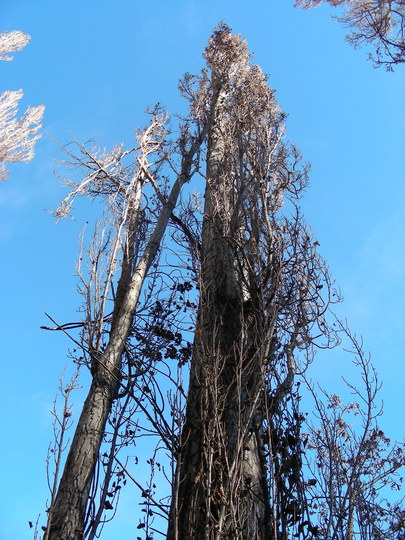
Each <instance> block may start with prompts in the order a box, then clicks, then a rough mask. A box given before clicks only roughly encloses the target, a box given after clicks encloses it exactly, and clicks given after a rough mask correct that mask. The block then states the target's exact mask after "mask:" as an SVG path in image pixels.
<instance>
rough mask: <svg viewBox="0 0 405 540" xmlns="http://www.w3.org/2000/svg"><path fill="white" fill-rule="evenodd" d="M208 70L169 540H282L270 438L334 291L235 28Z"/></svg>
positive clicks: (293, 164)
mask: <svg viewBox="0 0 405 540" xmlns="http://www.w3.org/2000/svg"><path fill="white" fill-rule="evenodd" d="M205 58H206V61H207V66H208V70H207V71H204V72H203V74H202V75H201V77H198V78H195V79H194V78H187V79H186V80H185V81H184V86H183V92H184V93H185V94H186V95H188V96H190V99H191V101H192V103H194V114H195V117H194V121H195V122H196V123H197V124H199V125H200V126H201V128H200V129H203V128H204V129H206V131H207V149H206V173H205V175H206V190H205V208H204V219H203V226H202V245H201V267H200V283H199V288H200V291H201V296H200V305H199V310H198V318H197V328H196V332H195V339H194V348H193V357H192V362H191V374H190V386H189V391H188V396H187V409H186V415H185V424H184V428H183V433H182V438H181V445H180V448H179V458H178V471H177V478H176V482H175V485H174V490H173V498H172V509H171V519H170V522H169V530H168V538H170V539H174V538H176V539H186V538H248V537H252V538H273V537H274V538H275V537H280V536H277V535H280V534H281V529H280V527H281V528H282V523H281V521H282V519H281V520H280V515H281V513H282V510H284V514H285V511H286V508H284V509H281V510H280V508H278V509H277V504H278V503H277V502H276V500H277V498H278V497H279V494H280V492H281V489H280V488H279V487H277V486H276V485H275V484H273V485H272V484H271V477H273V475H272V474H271V475H270V482H269V474H268V467H269V466H270V468H273V467H274V462H272V460H271V459H269V456H270V454H271V449H272V447H274V441H272V429H271V426H272V424H273V422H274V420H273V417H274V416H275V415H276V414H277V411H279V410H280V408H281V409H282V406H281V403H282V401H283V399H284V398H285V397H286V396H287V395H288V396H289V399H290V393H291V391H292V387H293V382H294V374H295V372H296V370H297V369H299V370H300V371H301V370H302V369H304V366H303V365H302V366H301V367H300V368H298V367H297V361H298V360H297V352H300V354H301V356H303V357H304V364H305V362H307V361H309V358H310V356H311V348H312V342H313V340H314V339H315V337H316V335H317V334H318V335H319V334H321V335H324V336H327V334H328V331H327V326H326V322H325V320H324V317H323V313H324V312H325V309H326V308H327V305H328V303H329V298H328V293H329V290H330V282H329V277H328V274H327V272H326V270H325V267H324V265H323V263H322V261H321V259H320V258H319V256H318V255H317V254H316V252H315V247H314V241H313V240H312V239H311V235H310V234H309V233H308V231H307V229H306V227H305V225H304V223H303V221H302V219H301V217H300V214H299V211H298V208H297V206H296V202H297V199H298V197H299V195H300V193H301V192H302V190H303V188H304V187H305V185H306V181H307V167H306V166H303V167H301V168H300V166H299V160H300V156H299V153H298V151H297V150H296V148H294V147H289V146H287V145H286V144H285V142H284V141H283V138H284V126H283V120H284V115H283V113H282V112H281V110H280V108H279V107H278V105H277V103H276V101H275V98H274V92H273V91H272V90H271V89H270V88H269V86H268V84H267V82H266V77H265V76H264V75H263V73H262V71H261V69H260V68H259V67H258V66H256V65H254V64H252V63H251V58H250V54H249V52H248V50H247V44H246V42H245V41H243V40H241V39H240V37H239V36H237V35H233V34H232V33H231V32H230V29H229V28H228V27H227V26H225V25H220V26H219V27H218V28H217V29H216V30H215V32H214V34H213V36H212V38H211V40H210V42H209V45H208V48H207V49H206V52H205ZM284 203H286V206H287V209H288V211H287V212H285V215H283V214H282V213H281V207H282V205H283V204H284ZM290 213H292V217H290V216H289V214H290ZM324 286H325V288H324V290H325V291H327V292H326V295H325V297H324V298H325V299H323V298H322V297H321V295H320V291H321V289H322V288H323V287H324ZM305 353H306V356H305ZM297 459H298V458H297ZM293 473H296V479H295V480H294V478H293ZM291 478H292V480H291V482H292V483H291V485H290V492H291V498H290V499H289V500H287V499H285V500H284V501H283V504H284V506H287V505H288V504H290V503H291V500H292V499H293V492H294V482H295V484H296V483H297V482H298V478H299V463H298V461H297V464H296V470H295V471H292V472H291ZM273 481H274V477H273ZM283 504H282V505H281V506H283ZM296 513H298V509H297V512H296Z"/></svg>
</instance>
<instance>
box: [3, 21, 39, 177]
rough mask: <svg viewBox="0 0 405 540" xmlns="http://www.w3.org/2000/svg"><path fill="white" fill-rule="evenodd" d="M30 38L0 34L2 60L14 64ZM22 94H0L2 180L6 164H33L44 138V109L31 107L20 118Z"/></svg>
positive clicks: (4, 175) (7, 91) (18, 92)
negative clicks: (14, 55) (42, 136)
mask: <svg viewBox="0 0 405 540" xmlns="http://www.w3.org/2000/svg"><path fill="white" fill-rule="evenodd" d="M29 40H30V37H29V36H28V35H27V34H24V33H23V32H20V31H13V32H3V33H2V34H0V60H5V61H11V60H13V56H12V55H11V54H10V53H13V52H18V51H21V50H22V49H23V48H24V47H25V46H26V45H27V43H28V42H29ZM22 97H23V91H22V90H21V89H20V90H13V91H11V90H6V91H5V92H3V93H2V94H0V180H5V179H6V178H7V177H8V173H7V170H6V166H5V164H6V163H15V162H18V161H30V160H31V159H32V158H33V157H34V147H35V143H36V142H37V140H38V139H39V138H40V137H41V135H40V134H39V133H38V132H39V130H40V129H41V127H42V125H41V121H42V118H43V115H44V110H45V107H44V106H43V105H39V106H37V107H28V109H27V110H26V111H25V112H24V113H23V114H22V115H21V116H20V117H18V116H17V112H18V104H19V101H20V100H21V98H22Z"/></svg>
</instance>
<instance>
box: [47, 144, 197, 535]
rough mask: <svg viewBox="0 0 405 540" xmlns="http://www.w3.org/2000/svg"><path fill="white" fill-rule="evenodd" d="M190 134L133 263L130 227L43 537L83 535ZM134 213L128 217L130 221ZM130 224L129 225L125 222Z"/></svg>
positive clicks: (186, 164) (185, 173) (186, 175)
mask: <svg viewBox="0 0 405 540" xmlns="http://www.w3.org/2000/svg"><path fill="white" fill-rule="evenodd" d="M203 137H204V134H202V135H201V137H196V138H195V140H194V141H193V142H192V144H191V146H190V148H189V150H188V151H184V155H183V159H182V170H181V173H180V175H179V176H178V178H177V180H176V181H175V183H174V185H173V188H172V190H171V192H170V195H169V197H168V200H167V202H166V203H165V204H164V205H163V207H162V209H161V212H160V215H159V218H158V221H157V223H156V226H155V229H154V231H153V233H152V235H151V237H150V239H149V241H148V243H147V245H146V247H145V251H144V252H143V254H142V256H141V257H140V259H139V263H138V265H137V266H136V268H135V269H133V264H134V261H135V257H136V254H134V253H133V249H132V247H131V246H132V243H131V231H128V246H127V248H126V251H125V253H129V256H128V255H127V256H124V260H123V264H122V271H121V278H120V281H119V284H118V288H117V294H116V302H115V306H114V312H113V320H112V323H111V331H110V338H109V342H108V345H107V347H106V350H105V352H104V353H101V352H99V351H96V352H94V354H93V362H92V364H93V369H92V373H93V381H92V384H91V387H90V390H89V393H88V396H87V399H86V401H85V403H84V407H83V410H82V414H81V416H80V419H79V422H78V425H77V428H76V432H75V435H74V438H73V441H72V444H71V447H70V449H69V454H68V456H67V460H66V464H65V467H64V471H63V475H62V478H61V481H60V484H59V488H58V492H57V495H56V497H55V500H54V501H53V503H52V504H51V507H50V509H49V516H48V526H47V531H46V533H45V536H44V539H45V540H68V539H69V540H80V539H81V538H83V534H84V530H83V529H84V525H85V516H86V507H87V503H88V496H89V490H90V486H91V481H92V478H93V473H94V469H95V465H96V463H97V460H98V455H99V449H100V446H101V443H102V440H103V436H104V431H105V425H106V422H107V418H108V415H109V413H110V411H111V407H112V403H113V401H114V399H115V397H116V395H117V390H118V389H119V386H120V383H121V357H122V354H123V350H124V347H125V342H126V340H127V338H128V335H129V332H130V328H131V323H132V318H133V314H134V311H135V309H136V306H137V303H138V298H139V295H140V292H141V289H142V286H143V283H144V280H145V277H146V275H147V272H148V270H149V268H150V266H151V264H152V262H153V260H154V259H155V257H156V254H157V252H158V250H159V246H160V243H161V240H162V237H163V234H164V232H165V230H166V227H167V224H168V222H169V219H170V216H171V214H172V212H173V209H174V207H175V205H176V202H177V199H178V197H179V194H180V191H181V188H182V186H183V185H184V183H185V182H187V181H189V180H190V175H191V169H192V165H193V159H194V156H195V154H196V152H197V150H198V148H199V146H200V145H201V141H202V139H203ZM134 212H135V215H133V216H132V218H131V217H130V218H129V223H130V224H131V222H132V225H133V226H135V223H134V219H135V221H136V219H137V208H135V209H134ZM130 226H131V225H129V227H130Z"/></svg>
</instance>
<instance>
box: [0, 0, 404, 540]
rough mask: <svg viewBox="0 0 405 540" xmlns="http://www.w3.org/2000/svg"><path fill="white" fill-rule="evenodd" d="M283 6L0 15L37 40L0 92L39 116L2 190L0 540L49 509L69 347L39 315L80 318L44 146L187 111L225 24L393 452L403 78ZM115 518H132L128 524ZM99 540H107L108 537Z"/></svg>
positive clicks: (17, 3) (67, 230)
mask: <svg viewBox="0 0 405 540" xmlns="http://www.w3.org/2000/svg"><path fill="white" fill-rule="evenodd" d="M292 4H293V0H251V1H250V3H249V4H248V3H247V2H242V1H240V0H233V1H225V0H217V1H213V0H205V1H204V2H201V1H199V2H198V1H196V0H172V1H170V2H169V1H168V0H155V1H154V2H153V3H146V2H140V1H137V0H121V1H119V2H113V1H112V0H109V1H107V0H97V1H95V0H87V1H86V2H83V1H80V2H79V1H78V0H70V1H69V2H54V1H50V0H37V1H35V2H34V1H33V0H0V21H1V25H0V31H4V30H14V29H19V30H22V31H24V32H26V33H28V34H30V35H31V36H32V41H31V43H30V45H29V46H28V47H26V49H24V51H23V52H21V53H17V55H16V56H15V59H14V62H12V63H5V62H2V63H1V64H0V91H4V90H6V89H12V90H14V89H18V88H23V89H24V93H25V96H24V99H23V103H22V106H24V107H25V106H27V105H37V104H44V105H45V106H46V112H45V120H44V136H43V138H42V139H41V141H40V142H39V143H38V145H37V152H36V157H35V160H34V161H32V162H31V163H29V164H18V165H16V166H13V167H12V168H11V172H12V175H11V177H10V179H8V180H7V181H6V182H3V183H2V184H0V250H1V260H2V264H1V268H0V272H1V281H0V283H1V285H0V287H1V298H2V305H3V309H2V310H1V314H0V318H1V321H0V328H1V335H2V339H1V350H2V358H3V377H2V392H1V403H0V414H1V425H2V431H3V444H2V449H1V454H2V463H3V489H2V494H1V495H0V497H1V499H2V501H1V505H0V506H1V508H2V514H3V517H2V519H1V520H0V540H10V539H13V540H25V539H28V538H32V535H31V533H30V531H29V529H28V526H27V522H28V520H31V521H35V519H36V516H37V515H38V513H40V512H42V514H43V510H44V504H45V500H46V498H47V496H48V493H47V488H46V478H45V456H46V451H47V445H48V441H49V440H50V439H51V436H52V433H51V416H50V413H49V411H50V409H51V407H52V401H53V398H54V395H55V394H56V392H57V387H58V378H59V376H60V373H61V371H62V370H63V368H64V366H65V365H66V364H68V363H69V360H68V359H67V354H66V353H67V349H68V347H69V344H68V343H67V341H66V339H64V337H63V336H62V335H59V334H56V333H55V334H53V333H47V332H44V331H41V330H40V329H39V327H40V325H41V324H46V318H45V316H44V312H48V313H50V314H51V315H52V316H53V317H54V318H55V319H56V320H58V321H61V322H67V321H71V320H75V319H77V317H78V314H77V313H76V310H77V308H78V306H79V302H80V299H79V298H78V296H77V294H76V279H75V275H74V274H75V261H76V256H77V248H78V237H79V231H80V229H81V226H82V221H81V219H80V218H84V216H80V214H79V216H78V219H77V221H66V222H62V223H59V224H55V222H54V219H53V218H52V216H51V215H50V214H49V213H47V212H46V210H47V209H54V208H55V207H56V206H57V204H58V202H59V201H60V199H61V198H63V195H64V191H63V189H62V188H61V186H60V184H59V183H58V181H57V179H56V178H55V176H54V170H55V169H57V164H56V163H55V160H57V159H60V158H61V154H60V152H59V150H58V146H57V144H56V143H55V141H58V142H60V143H62V144H64V143H67V142H69V141H71V140H72V139H74V138H76V139H77V140H78V141H80V142H84V141H86V140H89V139H95V140H98V141H99V142H100V143H101V144H102V145H105V146H107V147H110V146H113V145H114V144H116V143H119V142H121V141H123V142H124V143H126V144H127V145H130V144H132V142H133V135H134V130H135V128H136V127H138V126H139V125H143V124H144V123H145V121H146V117H145V115H144V110H145V108H146V106H147V105H150V104H152V105H153V104H154V103H156V102H160V103H161V104H162V105H164V106H165V107H166V108H167V109H168V110H169V111H171V112H173V113H175V112H182V111H184V107H185V105H184V103H183V102H182V101H181V100H180V98H179V95H178V91H177V82H178V80H179V78H180V77H181V76H182V74H183V73H184V72H186V71H188V72H191V73H195V72H198V71H199V69H200V68H201V67H202V65H203V60H202V56H201V55H202V52H203V49H204V47H205V45H206V42H207V39H208V38H209V36H210V34H211V31H212V29H213V27H214V26H215V25H216V24H217V23H218V22H219V21H220V20H224V21H225V22H227V23H228V24H229V25H230V26H231V27H232V28H233V30H234V31H237V32H241V33H242V34H243V35H244V36H245V37H246V38H247V39H248V42H249V47H250V49H251V50H252V51H253V52H254V53H255V61H256V62H257V63H258V64H260V65H261V66H262V68H263V70H264V71H265V72H266V73H268V74H269V83H270V85H271V86H272V87H273V88H275V89H276V90H277V98H278V101H279V103H280V105H281V106H282V107H283V109H284V110H285V112H287V113H288V115H289V117H288V120H287V128H288V138H289V140H291V141H293V142H294V143H296V144H297V145H298V146H299V147H300V149H301V151H302V152H303V154H304V157H305V159H306V160H308V161H309V162H311V163H312V174H311V186H310V188H309V189H308V192H307V194H306V196H305V198H304V201H303V209H304V212H305V216H306V219H307V221H308V222H309V224H310V226H311V227H312V229H313V230H314V232H315V233H316V235H317V237H318V240H319V242H320V251H321V253H322V255H323V256H324V257H325V258H326V260H327V262H328V264H329V267H330V270H331V273H332V275H333V276H334V278H335V279H336V282H337V284H338V285H339V286H340V288H341V290H342V293H343V296H344V298H345V301H344V303H343V304H342V305H341V306H339V313H340V314H341V315H343V316H346V317H347V318H348V320H349V323H350V325H351V327H352V328H353V330H354V331H356V332H357V333H358V334H362V335H363V337H364V343H365V348H366V349H367V350H370V351H371V353H372V356H373V360H374V363H375V365H376V368H377V370H378V373H379V375H380V377H381V379H382V380H383V382H384V387H383V389H382V392H381V397H382V399H383V400H384V403H385V416H384V418H383V419H382V421H381V425H382V427H383V429H384V430H385V431H386V432H387V434H388V435H389V436H391V437H392V438H393V439H395V438H397V439H401V438H403V432H404V429H403V411H404V405H405V399H404V390H403V389H404V388H405V376H404V372H405V370H404V350H403V344H402V341H403V337H404V323H405V315H404V298H405V294H404V293H405V285H404V283H405V264H404V263H405V260H404V259H405V256H404V253H405V250H404V243H405V240H404V239H405V226H404V215H405V212H404V210H405V188H404V159H403V157H404V143H405V136H404V132H405V130H404V118H405V116H404V99H403V96H404V95H405V92H404V90H405V76H404V73H405V72H404V68H403V67H402V68H398V69H397V70H396V71H395V72H394V73H387V72H386V71H384V70H383V69H379V70H375V69H373V67H372V65H371V64H370V63H369V62H367V61H366V56H367V52H366V51H365V50H361V49H360V50H353V49H352V48H351V47H350V46H349V45H348V44H346V43H345V42H344V34H345V30H344V29H343V28H342V27H341V26H340V25H339V24H338V23H336V22H335V21H333V20H332V19H330V17H329V12H330V9H328V8H318V9H316V10H311V11H302V10H298V9H294V8H293V6H292ZM347 371H350V363H349V361H348V359H347V358H346V357H344V356H342V355H341V354H339V355H338V354H335V353H333V354H331V355H327V354H323V355H322V356H320V357H319V360H318V362H317V364H316V367H314V374H315V375H316V376H317V377H319V379H320V380H321V381H322V383H323V384H325V385H327V386H328V388H329V389H332V390H333V389H334V387H335V384H336V385H337V386H338V380H339V376H340V374H341V373H343V374H344V373H347ZM75 410H76V412H77V410H78V407H76V409H75ZM125 504H126V508H127V512H128V515H130V514H131V512H134V511H136V510H133V509H132V508H130V505H129V504H128V503H125ZM124 506H125V505H124ZM134 521H135V522H137V519H136V516H135V518H134V517H131V518H130V520H129V522H127V523H126V524H125V523H124V524H123V525H122V529H120V538H123V539H126V538H128V539H129V538H134V537H135V536H136V535H134V533H133V523H134ZM42 522H43V519H42V520H41V523H42ZM109 534H110V533H108V529H106V535H105V536H103V538H105V539H107V540H108V539H109V538H117V536H116V535H114V534H113V533H111V536H109Z"/></svg>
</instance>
